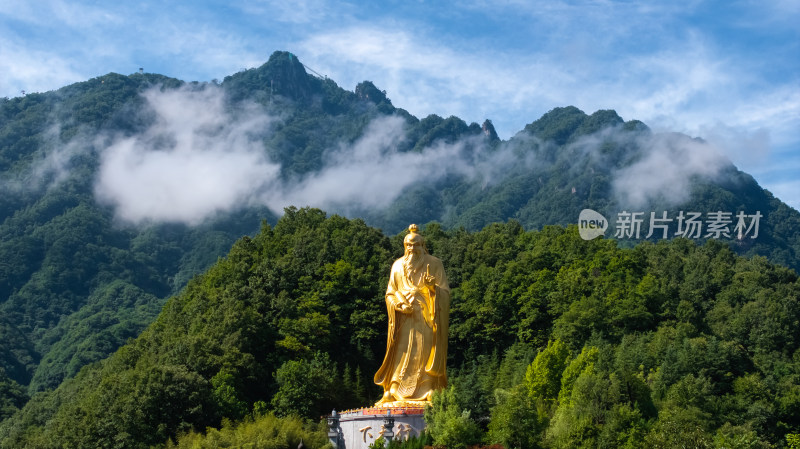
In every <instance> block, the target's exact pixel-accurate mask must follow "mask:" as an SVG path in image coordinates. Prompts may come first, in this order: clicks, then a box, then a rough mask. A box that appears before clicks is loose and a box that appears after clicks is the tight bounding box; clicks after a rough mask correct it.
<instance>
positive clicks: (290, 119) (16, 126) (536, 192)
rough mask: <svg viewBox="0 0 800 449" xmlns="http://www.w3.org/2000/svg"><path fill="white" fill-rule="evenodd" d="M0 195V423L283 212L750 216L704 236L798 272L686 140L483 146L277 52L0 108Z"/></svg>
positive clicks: (705, 153) (490, 138) (479, 135)
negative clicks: (218, 72)
mask: <svg viewBox="0 0 800 449" xmlns="http://www.w3.org/2000/svg"><path fill="white" fill-rule="evenodd" d="M209 167H211V168H214V169H210V168H209ZM654 167H655V170H656V171H655V172H654V171H653V170H654ZM215 169H219V170H216V171H215ZM206 170H209V171H206ZM642 180H646V181H647V182H642ZM0 191H2V195H0V419H3V418H5V417H8V416H10V414H12V413H13V412H14V410H16V409H17V408H19V407H20V406H22V405H23V404H24V403H25V402H26V400H27V398H28V397H29V395H31V394H34V393H36V392H37V391H42V390H47V389H52V388H55V387H56V386H58V385H59V384H60V383H61V381H62V380H64V379H65V378H69V377H71V376H73V375H75V374H76V373H77V372H78V370H79V369H80V368H81V367H82V366H84V365H86V364H88V363H92V362H96V361H98V360H101V359H103V358H104V357H106V356H107V355H108V354H110V353H112V352H114V351H115V350H116V349H117V348H118V347H119V346H121V345H122V344H123V343H125V341H127V339H129V338H133V337H136V336H137V335H139V333H140V332H141V331H142V330H143V329H144V328H145V327H146V326H147V325H148V324H149V323H151V322H152V320H153V319H154V317H155V316H156V315H157V314H158V312H159V311H160V310H161V307H162V306H163V305H164V303H165V301H166V300H167V298H168V297H170V296H171V295H174V294H176V293H178V292H179V291H181V289H182V288H183V287H184V286H185V285H186V283H187V282H188V280H189V279H191V278H192V277H193V276H194V275H196V274H198V273H201V272H203V271H204V270H205V269H206V268H208V267H209V266H210V265H211V264H213V263H214V261H216V260H217V258H218V257H221V256H222V255H224V254H225V253H226V251H228V250H229V249H230V247H231V245H232V244H233V242H234V241H236V239H238V238H239V237H241V236H242V235H246V234H249V235H253V234H254V233H255V232H256V231H257V230H258V229H259V226H260V223H261V220H262V219H266V220H267V221H268V222H269V223H271V224H275V223H276V220H277V217H278V216H279V215H280V214H281V213H282V210H283V207H284V206H291V205H296V206H298V207H302V206H305V205H312V206H324V207H325V208H326V209H327V210H330V211H332V212H337V213H340V214H342V215H344V216H348V217H361V218H363V219H364V220H365V222H366V223H367V224H369V225H371V226H375V227H378V228H380V229H382V230H383V231H384V232H386V233H389V234H393V233H396V232H399V231H400V230H401V229H403V228H404V227H405V226H407V225H408V223H410V222H417V223H428V222H431V221H437V222H439V223H441V224H442V226H443V228H444V229H458V228H459V227H464V228H465V229H466V230H470V231H476V230H479V229H482V228H483V227H484V226H486V225H487V224H490V223H493V222H505V221H506V220H508V219H509V218H513V219H515V220H517V221H518V222H519V223H520V224H521V225H522V226H523V228H524V229H528V230H534V229H540V228H542V227H543V226H545V225H549V224H559V225H567V224H570V223H576V222H577V220H578V214H579V213H580V211H581V210H582V209H584V208H591V209H594V210H596V211H598V212H600V213H602V214H603V215H604V216H605V217H606V218H607V219H608V221H609V222H610V224H611V228H610V229H609V230H608V231H607V233H606V237H611V236H613V235H614V233H615V228H614V224H615V221H616V220H615V219H616V217H617V215H618V214H619V213H621V212H623V211H628V212H632V211H640V212H642V213H643V217H644V218H645V220H647V219H649V213H650V212H654V213H657V214H661V212H662V211H663V212H666V213H668V215H669V217H670V218H671V219H672V220H673V221H672V222H671V224H670V226H672V227H671V228H670V230H669V231H670V232H669V234H670V235H669V237H670V238H671V237H674V235H675V232H676V231H677V226H676V225H677V217H678V214H679V212H680V211H687V212H688V211H695V212H699V213H702V214H708V213H711V212H716V211H720V212H725V213H730V214H731V217H730V218H731V220H733V222H732V223H730V225H729V228H730V229H733V227H734V225H735V224H736V218H735V215H736V214H737V213H740V212H741V213H745V214H748V215H754V214H756V213H757V212H758V213H759V214H761V219H760V229H759V235H758V237H757V238H751V236H752V235H753V234H752V233H751V234H750V235H749V236H745V238H743V239H738V238H736V232H733V233H732V234H731V235H730V237H723V238H721V239H720V241H721V242H724V243H725V244H731V245H732V247H733V248H734V250H735V251H736V252H738V253H740V254H746V255H753V254H760V255H763V256H766V257H768V258H769V259H770V260H771V261H773V262H776V263H780V264H783V265H785V266H788V267H791V268H794V269H797V268H798V267H800V259H799V258H798V251H800V234H798V231H800V214H798V212H797V211H795V210H793V209H791V208H789V207H787V206H786V205H785V204H784V203H782V202H781V201H779V200H778V199H776V198H774V197H773V196H772V195H771V194H770V193H769V192H767V191H765V190H763V189H761V188H760V187H759V186H758V184H757V183H756V182H755V181H754V180H753V178H752V177H750V176H749V175H747V174H746V173H743V172H741V171H739V170H738V169H736V168H735V167H734V166H733V165H731V164H730V162H728V161H727V160H725V159H724V158H720V157H719V156H718V155H715V154H714V153H713V151H711V149H710V148H708V146H707V145H706V144H704V143H703V142H702V141H699V140H698V139H692V138H690V137H688V136H683V135H677V134H674V135H673V134H659V133H653V132H651V131H650V130H649V129H648V128H647V127H646V126H645V125H644V124H642V123H641V122H638V121H636V120H631V121H627V122H626V121H624V120H623V119H622V118H620V117H619V116H618V115H617V114H616V113H615V112H614V111H610V110H609V111H597V112H594V113H592V114H591V115H587V114H585V113H584V112H582V111H580V110H578V109H577V108H574V107H564V108H557V109H554V110H552V111H550V112H549V113H547V114H545V115H544V116H542V117H541V118H539V119H538V120H536V121H534V122H532V123H530V124H529V125H527V126H526V127H525V129H524V130H522V131H520V133H518V134H517V135H515V136H513V137H512V138H510V139H509V140H506V141H503V140H500V139H499V138H498V136H497V134H496V132H495V130H494V128H493V126H492V123H491V121H489V120H486V121H484V122H483V123H482V124H480V125H479V124H478V123H469V124H468V123H466V122H464V121H463V120H462V119H460V118H458V117H448V118H443V117H439V116H437V115H429V116H427V117H424V118H421V119H420V118H417V117H414V116H412V115H410V114H409V113H408V112H406V111H404V110H402V109H399V108H396V107H395V106H394V105H393V104H392V102H391V100H390V99H389V98H387V96H386V93H385V92H382V91H381V90H380V89H378V88H377V87H376V86H375V85H373V83H371V82H369V81H365V82H363V83H360V84H359V85H358V86H356V87H355V89H354V90H353V91H348V90H345V89H342V88H341V87H339V86H338V85H336V83H335V82H334V81H333V80H330V79H322V78H318V77H315V76H312V75H309V74H308V73H307V72H306V70H305V68H304V66H303V65H302V63H301V62H300V61H298V60H297V58H296V57H294V56H293V55H292V54H291V53H288V52H275V53H274V54H273V55H272V56H271V57H270V59H269V61H268V62H267V63H265V64H264V65H263V66H261V67H258V68H254V69H249V70H244V71H241V72H239V73H236V74H233V75H231V76H228V77H226V78H225V79H224V80H223V81H222V82H221V83H216V82H214V83H197V82H191V83H186V82H183V81H180V80H176V79H172V78H168V77H164V76H161V75H154V74H139V73H137V74H132V75H129V76H123V75H118V74H114V73H111V74H108V75H105V76H101V77H98V78H94V79H91V80H89V81H86V82H82V83H77V84H74V85H70V86H66V87H64V88H62V89H59V90H57V91H53V92H46V93H34V94H28V95H26V96H24V97H19V98H13V99H0ZM659 216H660V215H659ZM703 218H705V215H704V217H703ZM706 224H708V223H706ZM646 233H647V227H646V224H645V225H643V228H642V233H641V236H640V237H639V238H630V239H627V241H625V242H624V243H623V244H624V245H628V246H632V245H634V244H635V243H637V242H638V241H639V240H643V239H644V236H645V234H646ZM705 234H706V233H705V232H703V234H702V235H700V236H699V238H696V239H694V240H695V241H696V243H698V244H699V243H702V242H703V241H705V240H707V237H706V235H705ZM658 236H659V234H656V235H655V236H654V237H651V240H655V239H657V238H658ZM287 344H288V343H287Z"/></svg>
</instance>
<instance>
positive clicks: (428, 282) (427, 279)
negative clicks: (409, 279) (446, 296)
mask: <svg viewBox="0 0 800 449" xmlns="http://www.w3.org/2000/svg"><path fill="white" fill-rule="evenodd" d="M422 283H423V284H424V285H425V286H426V287H428V288H430V289H433V288H434V287H435V286H436V278H435V277H433V276H431V264H428V265H427V266H426V267H425V274H423V275H422Z"/></svg>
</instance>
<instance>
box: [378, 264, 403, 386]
mask: <svg viewBox="0 0 800 449" xmlns="http://www.w3.org/2000/svg"><path fill="white" fill-rule="evenodd" d="M397 270H398V262H395V263H394V265H392V271H391V273H390V274H389V285H387V286H386V295H385V300H386V313H387V315H388V316H389V326H388V330H387V336H386V355H384V356H383V363H381V367H380V368H379V369H378V372H377V373H375V377H374V379H373V380H374V381H375V383H376V384H378V385H383V384H384V383H385V382H387V377H388V376H391V367H392V354H393V353H394V351H392V346H394V329H395V315H396V313H397V311H396V310H395V305H396V304H397V302H398V301H399V300H398V299H397V297H396V296H395V293H396V292H397V291H398V289H399V285H398V282H399V280H398V278H397V276H398V271H397ZM400 273H402V271H401V272H400Z"/></svg>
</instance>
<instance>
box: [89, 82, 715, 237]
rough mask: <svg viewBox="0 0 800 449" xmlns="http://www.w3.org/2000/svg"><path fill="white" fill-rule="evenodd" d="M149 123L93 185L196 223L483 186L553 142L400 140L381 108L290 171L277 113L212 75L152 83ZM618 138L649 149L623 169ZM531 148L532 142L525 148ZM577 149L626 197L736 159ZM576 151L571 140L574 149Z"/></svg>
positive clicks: (112, 151) (105, 157) (613, 131)
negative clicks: (179, 83)
mask: <svg viewBox="0 0 800 449" xmlns="http://www.w3.org/2000/svg"><path fill="white" fill-rule="evenodd" d="M144 98H145V100H146V114H149V115H150V116H151V117H152V122H151V125H150V126H149V127H147V129H146V130H144V131H143V132H140V133H138V134H135V135H131V136H125V137H122V136H118V137H115V138H111V139H110V144H107V145H106V147H105V149H103V150H102V152H101V154H102V157H101V165H100V170H99V174H98V177H97V181H96V184H95V194H96V197H97V198H98V200H99V201H100V202H102V203H105V204H109V205H111V206H113V207H114V208H115V211H116V215H117V217H118V219H120V220H121V221H123V222H128V223H133V224H142V223H144V224H147V223H155V222H179V223H186V224H189V225H195V224H199V223H201V222H203V221H204V220H206V219H208V218H211V217H214V216H215V215H217V214H220V213H225V212H230V211H232V210H235V209H239V208H243V207H249V206H253V205H264V206H267V207H269V208H270V209H271V210H273V211H275V212H276V213H280V212H281V211H282V210H283V208H284V207H287V206H298V207H303V206H312V207H320V208H323V209H326V210H328V211H331V212H337V213H342V214H345V215H350V214H357V213H359V211H364V210H380V209H382V208H385V207H387V206H389V205H390V204H391V203H392V202H393V201H394V200H396V199H397V197H398V196H399V195H401V194H402V193H403V192H404V191H407V190H408V189H409V188H413V187H415V186H416V185H426V186H430V185H432V184H435V183H437V182H438V181H440V180H442V179H443V178H444V177H446V176H452V175H455V176H460V177H465V178H466V179H468V180H470V181H472V182H479V183H480V184H481V185H482V186H486V185H489V184H491V183H496V182H499V181H501V180H502V179H503V178H504V176H505V174H506V173H508V172H510V171H512V170H516V172H517V173H519V171H518V170H519V169H524V170H533V171H539V170H546V169H547V167H548V166H547V165H545V164H546V162H543V160H538V159H536V157H535V156H534V155H535V154H536V153H537V151H534V148H539V149H540V150H541V149H542V148H545V147H548V145H549V144H548V143H545V142H542V141H540V140H538V139H537V138H536V137H534V136H528V135H526V134H524V133H521V134H518V135H517V136H516V137H515V138H514V139H513V140H512V141H509V142H505V143H502V144H501V145H500V146H499V147H498V148H493V149H491V151H490V150H489V148H488V146H487V143H488V142H487V140H486V139H485V138H484V136H482V135H477V136H471V137H466V138H462V139H460V140H458V141H456V142H453V143H445V142H442V141H438V142H434V143H433V144H432V145H431V146H429V147H427V148H424V149H422V151H419V152H416V151H401V148H403V147H404V144H405V143H406V142H405V139H407V135H408V134H407V131H408V129H407V126H408V124H407V122H406V121H405V119H403V118H401V117H398V116H382V117H378V118H376V119H374V120H373V121H372V122H370V123H369V124H368V125H367V126H366V127H365V129H364V131H363V133H362V135H361V137H359V138H358V139H357V140H356V141H354V142H352V143H347V144H345V143H341V142H340V143H336V142H332V143H331V146H330V147H329V148H328V149H327V150H326V151H325V152H324V154H323V168H322V169H320V170H319V171H316V172H312V173H307V174H305V175H303V176H301V177H297V178H290V179H286V178H285V177H284V176H282V175H281V173H282V172H281V166H280V165H279V164H278V163H277V162H276V161H272V160H270V159H269V158H268V156H267V154H268V153H269V152H268V148H266V147H265V143H264V142H266V141H268V140H269V137H270V133H271V132H272V124H273V123H274V122H275V121H276V119H275V118H273V117H270V116H269V115H268V114H267V113H266V111H265V110H264V109H263V108H262V107H261V106H258V105H255V104H250V105H246V106H244V107H243V108H242V107H240V106H239V105H237V106H236V107H235V108H234V107H230V106H229V105H228V103H227V102H226V100H225V96H224V91H223V90H222V89H221V88H219V87H217V86H214V85H207V86H205V87H203V88H197V87H195V88H191V87H186V88H182V89H177V90H168V91H161V90H159V89H153V90H149V91H147V92H146V93H145V94H144ZM609 141H611V142H613V143H614V144H615V145H618V146H631V145H633V146H635V147H637V148H639V149H640V153H639V155H638V157H637V158H636V159H634V160H633V162H632V163H629V164H628V165H626V166H625V167H623V168H619V167H618V166H616V165H615V163H612V162H610V161H608V160H603V157H604V156H599V155H600V154H601V152H599V151H598V149H599V148H600V147H601V146H602V145H606V144H607V143H608V142H609ZM526 148H527V150H526ZM572 149H573V150H574V152H575V154H579V155H580V154H582V155H584V156H587V157H593V158H595V163H596V164H597V163H600V165H599V166H600V167H602V168H601V169H603V170H604V171H605V172H607V173H608V172H610V173H611V175H612V182H611V189H612V191H611V194H612V195H614V196H615V199H616V200H617V201H618V202H619V203H620V204H621V205H626V206H630V207H634V206H642V205H645V204H647V203H648V202H650V201H653V200H658V201H661V202H668V203H671V204H678V203H680V202H683V201H686V200H687V199H689V194H690V186H691V182H692V180H693V179H695V178H696V177H698V176H700V177H713V176H715V175H716V174H717V173H718V172H719V170H720V169H721V168H722V167H723V165H724V164H725V163H727V159H725V158H724V157H723V156H722V155H721V154H720V153H719V152H718V151H715V150H714V148H713V147H712V146H711V145H709V144H708V143H706V142H704V141H701V140H699V139H691V138H689V137H687V136H685V135H682V134H674V133H656V134H651V133H630V132H624V131H621V130H620V129H619V128H609V129H606V130H604V131H602V132H600V133H595V134H593V135H590V136H586V137H584V138H582V139H580V140H578V141H577V142H575V143H574V144H572ZM568 150H569V149H568Z"/></svg>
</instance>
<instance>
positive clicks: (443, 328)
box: [375, 254, 450, 406]
mask: <svg viewBox="0 0 800 449" xmlns="http://www.w3.org/2000/svg"><path fill="white" fill-rule="evenodd" d="M420 257H421V258H422V259H423V260H422V264H421V267H422V268H421V269H420V270H419V271H418V272H415V273H413V274H412V275H411V276H410V277H411V279H409V277H407V276H406V274H405V272H404V267H403V258H400V259H398V260H396V261H395V262H394V264H393V265H392V271H391V274H390V276H389V285H388V287H387V288H386V308H387V311H388V315H389V333H388V337H387V341H386V355H385V357H384V359H383V363H382V364H381V367H380V369H378V372H377V373H376V374H375V383H376V384H378V385H381V386H383V388H384V391H385V392H388V391H390V390H392V393H393V394H392V396H393V398H394V401H391V400H390V401H386V400H385V399H382V400H381V401H379V402H378V404H377V405H387V406H388V405H391V402H406V403H408V402H414V401H428V400H430V397H431V394H432V393H433V391H434V390H438V389H441V388H444V387H445V386H447V369H446V363H447V333H448V320H449V313H450V286H449V285H448V284H447V276H446V274H445V272H444V267H443V266H442V261H441V260H439V259H437V258H436V257H433V256H431V255H429V254H421V255H420ZM428 270H429V273H430V275H432V276H433V277H434V278H435V279H436V281H435V282H436V283H435V287H434V288H432V289H431V288H429V287H427V286H425V285H424V284H423V283H422V277H423V276H424V275H425V274H426V272H428ZM403 303H404V304H406V305H410V306H411V307H412V309H411V311H410V312H402V311H400V310H398V307H399V306H400V305H401V304H403ZM393 384H394V389H392V386H393ZM395 405H398V404H395Z"/></svg>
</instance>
